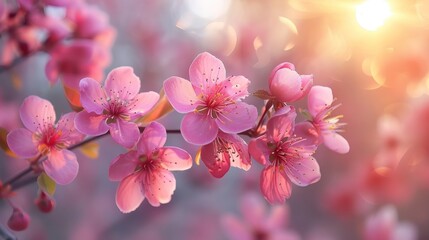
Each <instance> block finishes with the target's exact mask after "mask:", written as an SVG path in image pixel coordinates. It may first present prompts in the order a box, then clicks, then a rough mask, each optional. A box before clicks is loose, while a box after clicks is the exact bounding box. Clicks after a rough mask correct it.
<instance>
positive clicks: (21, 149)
mask: <svg viewBox="0 0 429 240" xmlns="http://www.w3.org/2000/svg"><path fill="white" fill-rule="evenodd" d="M7 145H8V146H9V148H10V150H12V152H14V153H15V154H16V155H18V156H21V157H24V158H31V157H35V156H36V155H37V154H38V153H39V151H38V150H37V142H36V141H35V140H33V134H32V133H31V132H30V131H28V130H27V129H25V128H18V129H15V130H12V131H11V132H10V133H9V134H8V135H7Z"/></svg>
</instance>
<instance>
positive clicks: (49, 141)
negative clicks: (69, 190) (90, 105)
mask: <svg viewBox="0 0 429 240" xmlns="http://www.w3.org/2000/svg"><path fill="white" fill-rule="evenodd" d="M20 116H21V120H22V123H23V124H24V126H25V127H26V128H18V129H15V130H13V131H11V132H10V133H9V134H8V135H7V143H8V145H9V148H10V149H11V150H12V151H13V152H14V153H15V154H16V155H18V156H20V157H24V158H32V157H36V156H45V155H46V156H47V157H48V158H47V159H46V160H44V161H42V166H43V169H44V170H45V172H46V174H47V175H48V176H49V177H51V178H52V179H53V180H54V181H55V182H57V183H58V184H68V183H70V182H72V181H73V180H74V178H75V177H76V175H77V172H78V169H79V164H78V162H77V160H76V155H75V154H74V153H73V152H72V151H69V150H67V147H69V146H71V145H72V144H75V143H77V142H79V141H81V140H82V139H83V137H84V135H83V134H81V133H79V132H78V131H77V130H76V128H75V127H74V119H75V116H76V113H74V112H72V113H67V114H65V115H63V116H62V117H61V118H60V120H59V121H58V123H57V124H55V119H56V115H55V111H54V107H53V106H52V104H51V103H50V102H49V101H47V100H45V99H42V98H40V97H37V96H29V97H27V98H26V99H25V100H24V102H23V103H22V105H21V108H20Z"/></svg>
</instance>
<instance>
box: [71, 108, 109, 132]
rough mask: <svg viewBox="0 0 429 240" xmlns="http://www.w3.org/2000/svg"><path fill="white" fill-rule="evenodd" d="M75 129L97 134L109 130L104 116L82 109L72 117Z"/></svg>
mask: <svg viewBox="0 0 429 240" xmlns="http://www.w3.org/2000/svg"><path fill="white" fill-rule="evenodd" d="M74 123H75V127H76V129H77V130H78V131H79V132H81V133H84V134H88V135H93V136H98V135H101V134H104V133H106V132H107V131H109V126H107V124H106V118H105V117H104V116H103V115H97V114H95V113H88V112H87V111H85V110H83V111H81V112H79V113H77V115H76V117H75V119H74Z"/></svg>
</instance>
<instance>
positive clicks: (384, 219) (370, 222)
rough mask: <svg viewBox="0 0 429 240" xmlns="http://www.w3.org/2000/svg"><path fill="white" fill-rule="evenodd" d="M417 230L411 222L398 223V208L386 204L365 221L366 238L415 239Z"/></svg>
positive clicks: (388, 239) (375, 239) (380, 239)
mask: <svg viewBox="0 0 429 240" xmlns="http://www.w3.org/2000/svg"><path fill="white" fill-rule="evenodd" d="M414 239H417V230H416V228H415V226H414V225H412V224H411V223H405V222H404V223H398V216H397V213H396V209H395V208H394V207H393V206H385V207H383V208H381V209H380V210H379V211H378V212H377V213H376V214H374V215H372V216H370V217H369V218H368V219H367V220H366V222H365V229H364V240H414Z"/></svg>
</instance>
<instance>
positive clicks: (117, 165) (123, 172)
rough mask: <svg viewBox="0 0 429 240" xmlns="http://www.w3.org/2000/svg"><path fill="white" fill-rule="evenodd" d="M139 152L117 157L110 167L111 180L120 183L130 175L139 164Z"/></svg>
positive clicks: (130, 152)
mask: <svg viewBox="0 0 429 240" xmlns="http://www.w3.org/2000/svg"><path fill="white" fill-rule="evenodd" d="M138 157H139V155H138V153H137V151H129V152H127V153H124V154H121V155H119V156H118V157H116V158H115V159H114V160H113V161H112V162H111V163H110V166H109V179H110V180H111V181H119V180H122V179H124V178H125V177H126V176H128V175H130V174H131V173H133V172H134V170H135V169H136V166H137V164H138Z"/></svg>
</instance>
